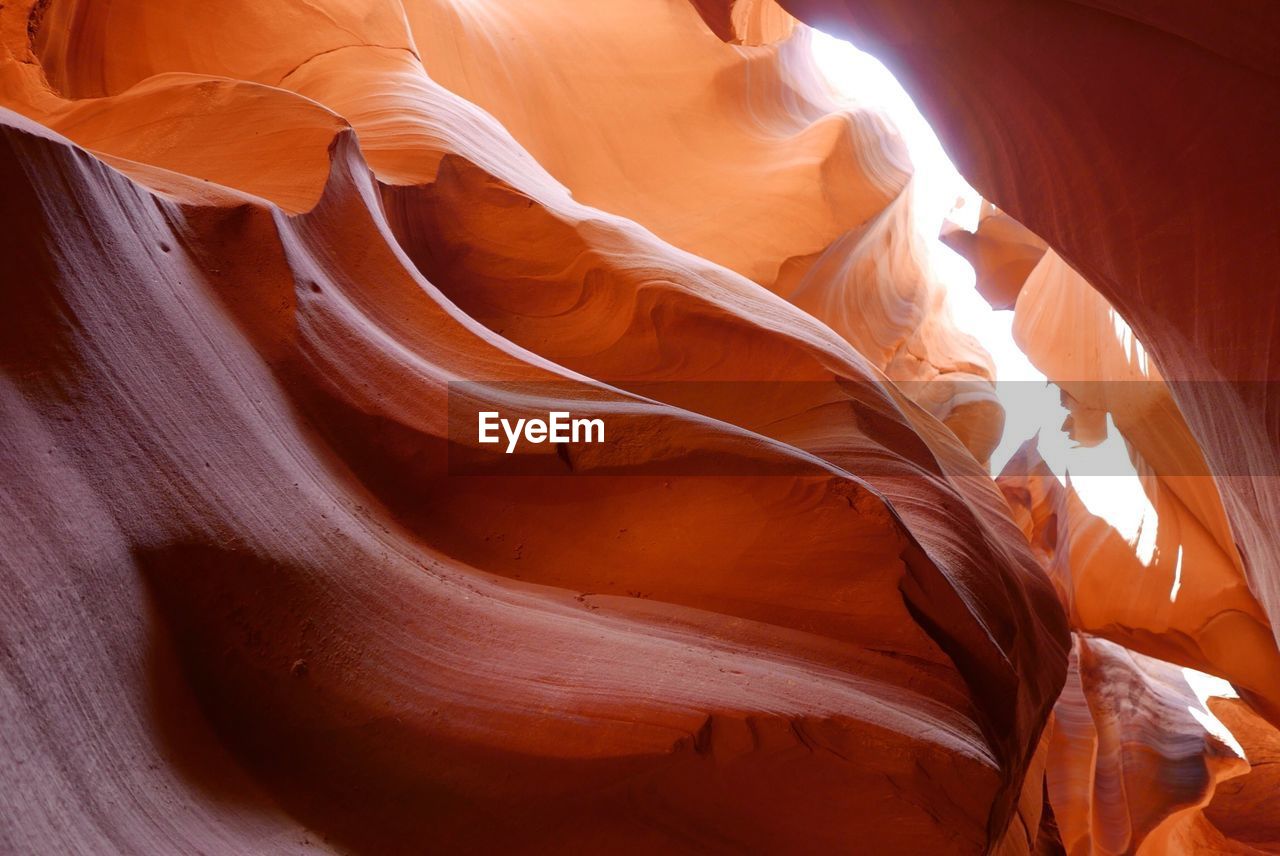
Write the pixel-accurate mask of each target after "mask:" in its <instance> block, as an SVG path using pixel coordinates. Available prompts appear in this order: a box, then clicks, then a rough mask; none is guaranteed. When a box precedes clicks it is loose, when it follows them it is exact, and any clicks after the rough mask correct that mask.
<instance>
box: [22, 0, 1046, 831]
mask: <svg viewBox="0 0 1280 856" xmlns="http://www.w3.org/2000/svg"><path fill="white" fill-rule="evenodd" d="M606 7H607V8H606ZM745 8H746V7H744V9H745ZM760 10H764V7H763V5H762V6H760V7H759V9H758V10H756V11H752V10H750V9H748V10H747V12H748V13H749V15H748V17H746V18H742V17H737V18H733V19H731V20H733V21H734V22H735V24H734V25H735V26H741V27H744V28H745V29H744V31H743V32H744V33H745V35H743V36H742V37H741V38H740V41H743V42H744V43H745V42H762V43H766V42H767V44H762V45H759V46H756V47H741V48H740V47H733V46H729V45H726V44H725V43H723V42H722V41H721V40H720V39H719V38H717V37H716V35H715V34H714V33H713V32H711V31H710V30H709V29H708V28H707V27H706V25H705V24H704V22H703V20H702V18H701V17H700V16H699V15H698V13H697V11H696V10H694V9H693V8H692V7H690V6H688V5H686V4H684V3H674V2H665V0H648V2H641V3H634V4H627V6H626V8H622V7H619V6H616V5H613V4H582V3H559V4H557V3H546V4H538V5H537V6H536V7H535V6H531V5H530V4H524V3H508V4H484V5H478V4H473V3H457V4H453V3H446V2H426V0H424V2H415V3H406V4H401V3H400V2H395V0H367V2H336V0H333V1H332V2H314V0H310V2H302V0H298V2H279V3H273V4H261V3H256V2H254V3H250V2H231V3H222V4H216V5H211V4H204V3H194V2H189V3H188V2H179V3H165V4H161V3H155V2H142V0H133V2H113V3H106V2H74V0H68V2H61V0H53V2H41V3H32V2H22V3H9V4H6V5H5V6H4V7H3V9H0V38H2V39H3V49H4V52H5V53H4V58H3V66H2V67H0V101H2V102H3V104H4V107H5V108H6V109H5V110H4V112H3V113H0V125H2V126H3V138H2V139H3V154H2V156H0V185H2V186H3V192H2V193H0V200H2V202H0V205H2V206H3V209H2V216H3V222H4V229H3V232H2V234H3V236H4V238H3V240H4V248H3V252H4V255H5V258H6V259H10V260H12V261H13V265H14V267H13V269H12V270H11V275H10V276H9V278H8V279H7V281H6V296H7V298H8V311H7V312H6V313H5V315H4V321H3V324H4V330H3V336H2V337H0V341H2V342H3V343H4V344H3V347H4V351H3V368H4V372H3V377H4V388H3V392H2V393H0V400H2V401H3V405H2V407H3V413H4V424H5V431H4V434H3V440H2V442H3V445H4V452H3V456H2V458H0V460H2V461H3V478H2V479H0V485H3V487H2V488H0V496H3V500H2V502H3V504H4V507H5V521H6V523H5V526H4V527H3V530H2V532H0V537H2V538H3V551H2V552H0V555H3V556H4V560H3V568H4V597H5V601H6V604H5V605H6V615H7V616H9V617H10V618H9V621H8V622H7V626H6V632H5V637H4V638H5V662H6V669H5V682H4V689H3V696H2V699H3V701H2V702H0V704H3V711H4V713H3V715H4V721H5V723H6V727H5V729H4V737H3V740H4V743H5V761H4V765H3V767H0V769H2V770H3V776H4V788H3V790H2V792H3V797H0V800H2V801H3V807H4V811H3V817H4V821H3V823H2V824H0V836H2V838H0V840H3V842H4V849H6V850H13V851H16V852H32V851H37V852H104V851H114V852H130V853H132V852H196V851H199V852H235V853H241V852H246V851H267V852H291V851H312V850H338V851H349V850H355V851H360V852H371V853H372V852H378V853H383V852H421V850H422V849H423V848H424V846H429V848H430V849H433V850H435V849H439V850H442V851H444V852H455V851H464V852H475V851H479V852H513V851H514V852H636V853H651V852H708V851H711V852H720V851H723V852H734V851H741V850H744V849H760V850H771V851H777V852H782V851H788V850H794V849H797V848H798V849H801V850H807V851H816V852H839V851H842V850H846V849H848V848H849V847H850V846H852V844H851V843H852V842H857V843H858V846H866V847H869V848H871V849H872V850H874V851H878V852H903V853H908V852H955V853H981V852H986V851H990V850H993V849H999V850H1001V851H1002V852H1010V853H1019V852H1023V853H1025V852H1028V851H1029V849H1030V847H1031V846H1032V843H1033V842H1034V841H1035V840H1036V838H1037V835H1038V834H1039V826H1040V824H1039V815H1040V813H1041V810H1042V808H1043V778H1042V773H1041V771H1042V770H1043V765H1044V758H1045V757H1046V751H1047V748H1046V746H1047V744H1044V743H1043V741H1042V739H1041V737H1042V732H1043V728H1044V724H1045V721H1046V719H1047V717H1048V715H1049V711H1050V709H1051V707H1052V705H1053V704H1054V701H1055V699H1056V697H1057V695H1058V692H1059V689H1060V687H1061V685H1062V681H1063V679H1064V675H1065V668H1066V653H1067V633H1066V622H1065V615H1064V613H1063V611H1062V609H1061V607H1060V606H1059V605H1058V601H1057V599H1056V597H1055V595H1054V593H1053V590H1052V587H1051V584H1050V582H1049V580H1048V578H1047V577H1046V576H1045V574H1044V572H1043V570H1042V568H1041V567H1040V566H1039V564H1038V563H1037V561H1036V559H1035V558H1034V557H1033V555H1032V554H1031V552H1030V550H1029V549H1028V547H1027V546H1026V544H1025V542H1024V541H1023V539H1022V537H1021V534H1020V531H1019V530H1018V528H1017V527H1016V525H1015V524H1014V522H1013V521H1012V519H1011V518H1010V517H1009V514H1008V511H1007V505H1006V503H1005V502H1004V500H1003V498H1002V496H1001V494H1000V493H999V491H998V490H997V489H996V487H995V485H994V484H993V483H992V482H991V480H990V479H989V478H988V477H987V476H986V474H985V471H984V469H983V468H982V466H981V465H980V463H979V461H978V460H977V459H975V457H974V454H971V452H970V448H967V447H966V446H965V445H964V444H963V443H962V442H960V440H958V439H957V437H956V435H955V434H954V433H953V432H952V431H951V430H949V429H948V428H947V427H946V426H945V425H944V424H943V423H942V422H940V421H938V419H936V418H935V416H934V415H931V413H930V412H929V411H927V410H925V409H923V408H921V407H920V406H918V405H917V404H915V403H914V402H913V401H912V400H911V398H910V397H909V396H908V395H906V394H904V393H903V392H902V391H900V390H899V389H898V388H897V387H896V386H895V385H894V384H893V383H892V382H890V381H889V380H888V379H887V378H886V376H885V374H884V373H883V370H886V369H890V368H891V367H892V366H893V365H905V366H906V368H904V369H903V371H904V372H906V373H907V375H908V376H910V377H912V378H915V377H917V376H922V375H939V374H947V373H955V372H958V373H961V374H963V375H965V376H969V375H972V376H974V377H977V378H979V379H981V378H989V377H990V366H989V361H988V360H987V359H986V357H985V354H983V353H982V351H981V349H980V348H979V347H978V346H977V345H976V343H974V342H973V341H972V340H970V339H967V338H965V337H963V336H961V335H960V334H958V333H956V332H955V331H954V329H953V328H952V327H950V322H949V321H948V319H947V315H946V312H945V306H944V303H943V299H942V296H941V292H940V290H939V289H938V287H937V286H936V283H934V282H933V281H932V279H931V274H930V273H929V271H928V270H927V268H926V267H925V266H924V262H923V261H922V258H923V257H922V256H921V254H920V253H919V252H918V249H917V248H913V244H912V242H913V241H915V240H917V238H915V237H914V233H913V232H911V231H910V230H909V229H908V225H909V218H908V217H907V213H906V212H907V206H908V202H907V201H906V200H907V196H906V195H904V189H905V188H906V187H907V186H908V180H909V175H910V164H909V163H908V162H907V160H906V157H905V149H904V148H903V146H902V144H901V141H900V140H899V139H898V138H897V136H896V133H895V132H894V130H893V128H892V127H891V126H890V125H889V124H888V122H887V121H885V120H884V119H883V118H882V117H880V116H878V115H877V114H874V113H871V112H869V111H862V112H854V113H848V112H840V111H838V110H836V109H835V108H834V106H833V105H832V104H831V103H830V102H829V98H828V95H827V93H826V89H825V84H823V83H822V81H821V80H820V79H819V78H818V76H817V75H816V73H814V71H813V69H812V67H811V66H810V65H809V64H808V59H807V53H806V48H805V42H804V38H805V37H804V35H803V34H802V31H798V34H797V35H794V36H793V37H792V38H784V37H785V36H786V33H787V31H789V30H790V29H792V28H793V27H794V25H793V24H792V23H790V22H789V21H786V26H785V27H782V29H781V30H779V29H778V28H777V27H778V25H779V22H783V21H784V18H782V17H780V13H779V12H778V11H777V10H776V9H774V10H772V11H768V10H764V11H760ZM757 12H759V14H761V15H763V17H751V16H754V15H756V14H757ZM753 22H754V23H753ZM771 22H772V23H771ZM757 25H759V26H757ZM753 28H755V29H753ZM753 32H754V33H756V35H754V36H753V35H751V33H753ZM780 38H783V39H784V40H783V41H778V39H780ZM673 56H674V57H679V58H680V59H679V61H678V62H676V63H674V64H673V63H672V62H671V59H672V57H673ZM691 98H698V99H702V101H701V102H700V103H698V102H693V103H691V102H690V101H689V99H691ZM677 131H679V135H677V134H676V132H677ZM904 230H905V231H904ZM828 267H830V268H832V269H833V270H835V269H842V273H841V275H840V276H836V275H835V274H834V273H833V274H832V275H831V276H829V277H828V276H827V275H826V274H823V275H822V276H818V275H816V274H812V273H807V272H810V271H812V270H825V269H826V268H828ZM886 271H889V272H888V273H886ZM784 273H785V276H784ZM806 277H807V278H806ZM783 279H787V282H789V283H791V289H792V291H794V292H796V293H799V292H803V293H804V294H805V295H807V296H806V297H805V299H804V300H801V299H800V298H799V297H796V295H795V294H794V293H792V291H788V290H787V289H786V288H784V287H783V286H781V285H780V284H779V283H780V282H781V281H782V280H783ZM839 295H845V296H843V297H841V296H839ZM852 295H857V297H856V299H857V300H858V301H859V302H861V303H862V304H864V305H865V313H864V314H865V318H863V319H862V320H861V321H858V318H857V317H856V316H853V315H851V314H849V313H847V311H845V309H844V307H845V306H846V305H847V304H848V303H849V301H850V300H853V299H854V297H853V296H852ZM789 297H790V298H793V300H794V302H789V301H788V300H787V299H785V298H789ZM806 307H808V308H809V309H810V310H811V311H806ZM823 307H826V308H827V309H824V308H823ZM828 310H829V311H828ZM837 311H844V312H845V316H844V317H842V318H836V317H834V316H830V317H828V316H829V315H830V313H835V312H837ZM814 313H817V316H818V317H815V314H814ZM876 313H882V315H883V317H884V318H885V319H889V318H893V319H895V320H894V323H893V324H892V325H890V324H888V323H884V322H882V321H881V320H880V316H878V315H877V314H876ZM824 322H825V323H824ZM837 322H838V323H837ZM833 326H834V327H835V329H833ZM461 382H469V383H467V384H465V385H459V384H460V383H461ZM450 384H454V386H453V387H452V388H451V387H450ZM930 404H931V406H932V408H933V409H934V410H935V411H936V412H937V415H939V416H942V417H944V418H945V417H946V416H948V415H949V410H950V409H954V408H953V404H954V403H953V402H950V401H949V400H948V399H947V398H946V397H945V396H944V397H943V398H942V399H940V400H938V401H931V402H930ZM481 410H499V411H502V412H503V414H504V415H508V416H517V415H519V416H531V415H536V414H539V413H542V414H545V413H547V412H548V411H551V410H568V411H571V412H573V413H574V414H575V415H576V416H596V417H600V418H603V419H605V420H606V422H607V425H608V431H609V438H608V440H609V441H608V442H606V443H603V444H598V445H584V444H572V445H560V446H553V445H523V446H522V447H521V448H520V449H519V454H516V455H514V456H512V457H511V458H509V459H508V458H502V456H501V455H493V454H489V450H488V449H486V448H484V447H482V446H481V445H480V444H479V443H478V442H477V438H476V434H475V433H474V431H475V424H476V423H475V420H476V413H477V411H481ZM998 417H999V413H998V410H994V411H993V410H990V409H988V411H987V413H986V415H985V416H984V417H983V418H981V419H976V420H975V419H973V418H972V417H969V421H970V422H977V423H978V426H979V428H981V425H982V424H983V423H984V420H985V421H987V422H989V421H990V420H995V419H998ZM993 433H994V434H995V435H997V436H998V431H994V432H993V431H992V430H991V429H990V428H987V429H986V435H990V434H993ZM986 435H983V434H982V432H981V431H979V430H976V429H975V432H974V434H973V435H972V436H973V438H978V439H971V442H973V443H975V444H977V446H974V447H971V448H974V451H975V452H976V453H977V454H978V456H979V457H983V456H984V455H985V453H984V451H983V448H982V447H981V446H982V444H986V443H989V442H990V437H989V436H986ZM495 457H496V458H501V460H499V461H495ZM485 467H488V468H489V469H487V470H485V469H484V468H485ZM476 468H479V470H482V471H483V472H480V471H479V470H477V469H476Z"/></svg>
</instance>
